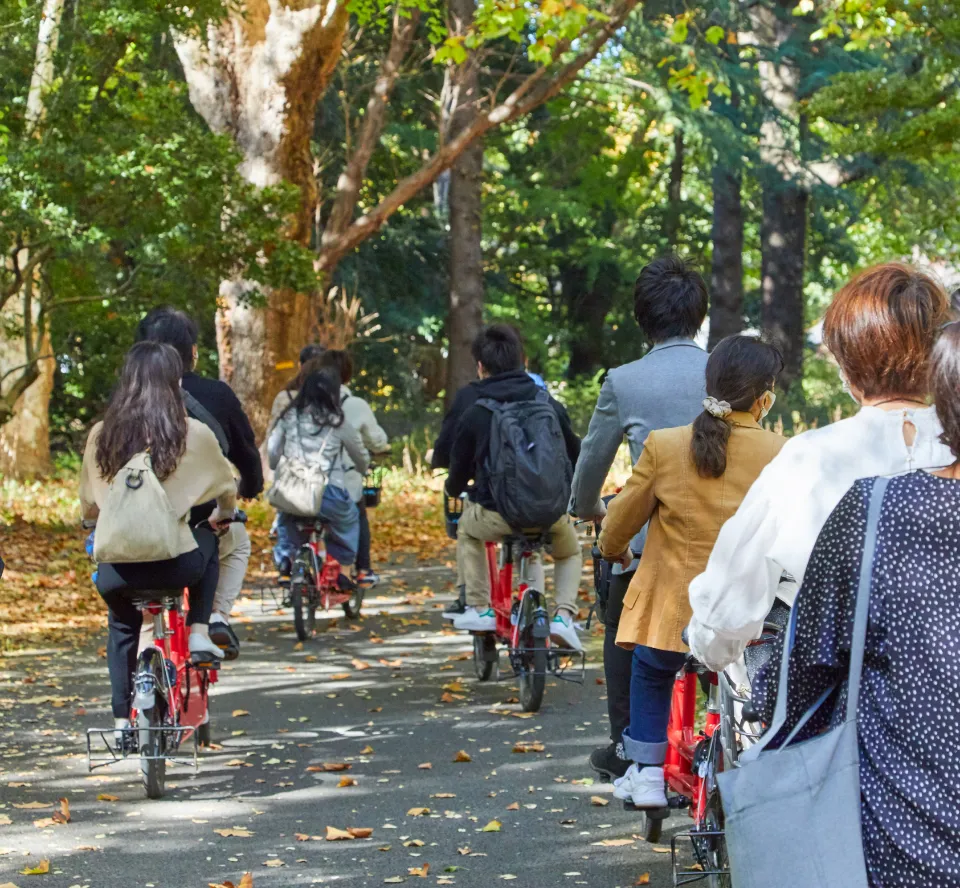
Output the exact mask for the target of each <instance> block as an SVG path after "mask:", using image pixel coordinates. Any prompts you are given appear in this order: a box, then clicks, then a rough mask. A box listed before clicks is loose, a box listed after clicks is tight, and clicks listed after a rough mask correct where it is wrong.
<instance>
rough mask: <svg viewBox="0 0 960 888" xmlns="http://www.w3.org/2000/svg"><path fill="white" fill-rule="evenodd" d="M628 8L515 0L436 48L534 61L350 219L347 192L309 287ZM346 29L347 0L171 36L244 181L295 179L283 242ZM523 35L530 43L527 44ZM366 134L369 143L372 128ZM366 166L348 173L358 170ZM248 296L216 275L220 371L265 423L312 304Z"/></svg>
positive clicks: (251, 8)
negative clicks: (503, 45)
mask: <svg viewBox="0 0 960 888" xmlns="http://www.w3.org/2000/svg"><path fill="white" fill-rule="evenodd" d="M637 3H638V0H613V2H612V3H610V5H607V6H604V7H602V8H601V9H600V10H599V13H601V14H598V15H596V16H594V15H593V14H592V13H591V11H590V10H589V9H588V8H587V7H585V6H583V5H582V4H573V5H564V4H561V3H559V2H557V0H549V2H547V3H545V4H544V6H543V10H541V11H538V14H536V15H534V17H533V20H531V13H530V10H528V9H527V7H526V6H524V5H522V4H520V3H519V2H517V3H516V4H514V3H498V4H495V5H493V4H491V5H489V6H488V5H486V4H485V5H484V7H483V8H482V13H483V14H482V15H478V16H477V24H476V27H475V28H474V30H473V31H472V32H471V34H470V35H468V36H467V38H465V39H464V38H461V37H460V36H459V35H456V34H453V35H450V37H449V40H448V41H447V42H446V43H445V44H444V47H443V50H444V52H443V54H438V55H440V57H441V58H454V59H455V60H456V61H458V62H460V63H463V62H466V61H467V60H468V59H469V57H470V56H471V55H472V54H474V53H480V52H482V51H483V44H484V41H486V40H488V39H494V38H498V39H499V38H502V37H504V36H507V37H509V38H511V39H512V40H514V42H515V43H516V44H518V45H521V44H522V45H525V46H528V47H529V48H528V53H529V55H530V57H531V59H532V60H533V61H534V62H535V66H534V67H533V69H532V70H531V71H530V72H529V73H528V74H526V75H524V76H523V77H521V78H520V79H519V81H515V85H514V86H513V88H512V90H511V91H510V92H509V93H508V94H507V95H505V96H502V97H501V96H500V95H499V94H498V93H497V91H496V90H494V91H492V92H491V95H490V97H489V98H488V99H487V100H486V101H485V102H484V103H483V104H482V105H481V107H480V108H479V109H478V113H477V114H476V116H475V117H474V118H473V120H472V121H471V122H470V124H469V125H468V126H465V127H463V128H462V129H461V130H460V131H459V133H457V135H456V136H454V137H453V138H451V139H449V140H448V141H447V142H445V143H444V144H443V145H441V146H439V147H438V148H437V150H436V151H435V152H434V153H433V154H432V155H430V156H429V157H428V158H427V159H426V160H425V161H424V162H423V164H422V166H421V167H420V169H418V170H416V171H415V172H414V173H412V174H411V175H408V176H407V177H405V178H404V179H402V180H400V181H399V182H397V183H396V186H395V187H394V188H393V189H392V190H391V191H390V192H389V193H388V194H386V196H385V197H383V199H382V200H381V201H380V202H379V203H378V204H377V205H376V206H373V207H371V208H369V209H365V210H364V211H363V212H361V213H360V214H359V215H358V216H356V217H355V218H353V213H354V212H355V207H356V202H355V201H352V203H353V204H354V205H353V206H351V208H350V214H346V213H344V214H343V215H342V216H341V218H345V217H346V218H349V224H346V225H344V226H343V227H342V229H341V230H340V231H332V232H330V233H329V234H328V233H327V232H324V236H323V237H322V238H321V243H320V247H319V251H318V258H317V272H318V276H319V279H318V287H317V289H318V290H319V291H322V290H323V288H324V284H325V281H326V280H328V279H329V275H330V274H331V273H332V272H333V270H334V269H335V268H336V266H337V264H338V263H339V262H340V260H341V259H342V258H343V257H344V256H346V255H347V254H349V253H350V252H352V251H353V250H354V249H355V248H356V247H357V246H358V245H359V244H361V243H362V242H363V241H365V240H366V239H367V238H369V237H371V236H372V235H373V234H375V233H376V232H377V231H379V229H380V228H381V227H382V226H383V225H384V223H385V222H386V221H387V219H388V218H389V217H390V216H391V215H392V214H393V213H394V212H396V211H397V210H398V209H399V208H400V207H401V206H403V204H404V203H405V202H407V201H408V200H410V199H411V198H412V197H414V196H415V195H416V194H417V193H418V192H420V191H421V190H422V189H424V188H427V187H429V186H430V185H431V184H432V183H433V182H434V181H435V180H436V179H437V177H438V176H439V175H440V174H441V173H442V172H443V171H444V170H446V169H448V168H449V167H450V166H451V165H452V164H453V163H454V162H455V161H456V160H457V158H458V157H460V155H462V154H463V152H464V151H465V150H467V149H468V148H469V147H470V146H471V145H472V144H474V143H475V142H476V141H477V140H478V139H481V138H482V137H483V135H484V133H486V132H488V131H489V130H491V129H493V128H495V127H498V126H500V125H502V124H503V123H505V122H507V121H509V120H514V119H516V118H517V117H520V116H522V115H524V114H527V113H528V112H529V111H530V110H531V109H533V108H535V107H537V106H538V105H540V104H542V103H543V102H545V101H547V100H548V99H550V98H551V97H552V96H554V95H556V94H557V93H559V92H560V91H561V90H562V89H564V87H566V86H567V85H568V84H569V83H570V82H571V81H572V80H573V79H574V78H575V77H576V76H577V75H578V74H579V72H580V71H581V70H582V69H583V68H584V67H585V66H586V65H587V64H588V62H590V61H591V60H592V59H593V58H595V57H596V55H597V54H598V53H599V52H600V50H601V49H602V47H603V46H604V45H605V44H606V42H607V41H608V40H609V39H610V37H611V36H612V35H613V34H614V33H615V32H616V31H617V29H618V28H619V27H620V26H621V25H622V24H623V22H624V21H625V20H626V18H627V16H628V15H629V14H630V12H631V10H632V9H633V8H634V7H635V6H636V5H637ZM413 5H415V4H412V3H411V4H409V6H413ZM416 5H417V6H418V7H419V6H420V4H416ZM360 6H361V8H362V9H363V10H364V11H365V14H366V15H367V16H368V17H370V16H374V15H377V14H382V12H383V10H384V9H385V8H390V7H388V6H386V5H379V4H378V3H377V2H373V3H369V4H360ZM428 6H429V4H428ZM429 9H431V10H432V9H433V7H429ZM349 25H350V12H349V9H348V5H347V3H345V2H343V0H320V2H317V0H245V2H244V3H242V4H240V5H239V6H238V7H236V8H232V9H231V11H230V14H229V16H228V17H227V19H226V20H225V21H224V22H223V23H222V24H220V25H218V26H212V27H211V28H210V29H209V30H208V33H207V34H206V37H205V39H203V40H198V39H189V38H187V39H181V40H179V41H178V46H179V52H180V58H181V61H182V62H183V66H184V71H185V72H186V77H187V82H188V84H189V86H190V94H191V99H192V100H193V102H194V105H195V107H196V108H197V110H198V111H199V112H200V114H201V115H202V116H203V117H204V119H205V120H206V121H207V122H208V124H209V125H210V126H211V128H213V129H214V131H216V132H220V133H227V134H230V135H231V136H232V137H233V138H234V139H235V140H236V142H237V145H238V147H239V148H240V150H241V152H242V153H243V155H244V161H243V163H242V165H241V170H242V171H243V173H244V175H246V176H247V177H248V179H249V180H250V181H251V182H253V183H254V184H270V183H273V182H278V181H281V180H285V181H289V182H292V183H293V184H295V185H296V186H297V187H298V188H299V191H300V194H301V202H300V206H299V208H298V210H297V212H296V213H295V214H294V215H293V217H292V218H291V220H290V224H289V230H288V239H289V241H291V242H293V243H295V244H301V245H302V244H304V243H306V242H307V239H308V237H309V232H310V228H311V223H312V221H313V220H314V219H315V216H316V204H317V199H318V195H317V193H316V180H315V177H314V175H313V164H312V162H311V156H310V136H311V133H312V131H313V122H314V117H315V109H316V104H317V101H318V100H319V99H320V97H321V96H322V95H323V93H324V91H325V90H326V89H327V87H328V85H329V83H330V78H331V75H332V73H333V70H334V68H335V66H336V65H337V64H338V63H339V61H340V50H341V47H342V46H343V41H344V37H345V35H346V33H347V29H348V28H349ZM531 34H532V36H533V38H534V39H533V42H532V43H528V42H527V41H528V40H529V39H530V37H531ZM575 42H576V48H573V47H574V43H575ZM507 79H509V78H504V82H506V80H507ZM373 132H374V134H375V135H376V137H377V138H379V135H380V132H379V131H378V130H377V129H376V128H374V129H373ZM359 166H360V167H363V166H364V165H363V164H360V165H359ZM365 172H366V169H365V168H358V169H356V170H355V173H356V175H357V176H361V177H362V176H363V175H364V174H365ZM353 178H354V177H351V179H353ZM281 246H282V245H277V249H281ZM249 291H250V288H249V287H248V286H247V285H245V284H244V282H243V281H240V280H231V281H226V282H224V284H223V286H222V288H221V312H220V318H219V322H218V331H219V332H218V335H219V343H220V352H221V372H222V374H223V376H224V378H226V379H227V381H229V382H230V383H231V384H232V385H233V387H234V388H235V389H236V391H237V393H238V395H239V396H240V397H241V399H242V400H243V402H244V404H245V406H246V407H247V409H248V411H249V412H250V414H251V418H252V419H253V421H254V425H255V427H256V428H258V429H259V430H260V431H261V432H262V431H263V430H264V429H265V426H266V420H267V416H268V411H269V405H270V403H271V401H272V399H273V396H274V395H275V393H276V392H277V391H278V390H279V388H280V387H281V385H282V383H283V380H284V379H285V377H286V374H287V372H288V368H289V366H290V363H291V362H292V361H293V360H294V358H295V355H296V351H297V349H298V347H299V345H300V344H302V343H303V341H304V340H305V339H308V338H310V336H311V331H312V328H313V315H314V314H315V304H314V303H315V301H316V300H315V298H312V295H311V294H310V293H302V292H294V291H284V290H270V291H266V292H262V293H261V294H260V297H261V303H260V304H258V303H257V300H256V299H255V300H251V299H250V298H249Z"/></svg>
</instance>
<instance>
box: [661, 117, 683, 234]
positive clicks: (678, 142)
mask: <svg viewBox="0 0 960 888" xmlns="http://www.w3.org/2000/svg"><path fill="white" fill-rule="evenodd" d="M683 150H684V146H683V130H680V129H678V130H676V131H675V132H674V134H673V160H672V161H671V162H670V182H669V183H668V185H667V212H666V215H665V216H664V219H663V239H664V241H665V242H666V245H667V247H668V249H670V250H674V251H675V250H676V249H677V240H678V238H679V237H680V222H681V208H680V197H681V190H682V188H683Z"/></svg>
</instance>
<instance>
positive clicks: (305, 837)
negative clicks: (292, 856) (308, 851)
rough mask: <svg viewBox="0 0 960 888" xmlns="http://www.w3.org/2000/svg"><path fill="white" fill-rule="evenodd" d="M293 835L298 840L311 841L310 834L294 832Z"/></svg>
mask: <svg viewBox="0 0 960 888" xmlns="http://www.w3.org/2000/svg"><path fill="white" fill-rule="evenodd" d="M293 837H294V838H295V839H296V840H297V841H298V842H309V841H310V836H309V835H308V834H307V833H294V834H293Z"/></svg>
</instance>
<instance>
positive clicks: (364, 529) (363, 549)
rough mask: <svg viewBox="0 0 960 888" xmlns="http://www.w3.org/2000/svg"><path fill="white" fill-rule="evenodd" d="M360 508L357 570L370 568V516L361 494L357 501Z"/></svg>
mask: <svg viewBox="0 0 960 888" xmlns="http://www.w3.org/2000/svg"><path fill="white" fill-rule="evenodd" d="M357 508H358V509H359V510H360V545H359V547H358V548H357V570H370V518H369V516H368V515H367V501H366V500H365V499H364V498H363V497H362V496H361V497H360V502H359V503H357Z"/></svg>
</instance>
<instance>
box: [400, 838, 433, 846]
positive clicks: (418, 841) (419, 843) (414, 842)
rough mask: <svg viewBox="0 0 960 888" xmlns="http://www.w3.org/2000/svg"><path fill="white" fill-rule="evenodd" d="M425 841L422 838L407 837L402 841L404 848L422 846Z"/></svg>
mask: <svg viewBox="0 0 960 888" xmlns="http://www.w3.org/2000/svg"><path fill="white" fill-rule="evenodd" d="M426 844H427V843H426V842H425V841H423V839H408V840H407V841H406V842H404V843H403V847H404V848H422V847H423V846H424V845H426Z"/></svg>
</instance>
